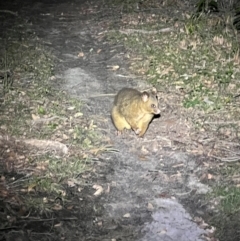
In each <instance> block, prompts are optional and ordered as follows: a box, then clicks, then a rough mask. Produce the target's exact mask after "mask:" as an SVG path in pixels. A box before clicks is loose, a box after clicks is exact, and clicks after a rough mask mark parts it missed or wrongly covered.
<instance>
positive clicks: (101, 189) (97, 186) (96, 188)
mask: <svg viewBox="0 0 240 241" xmlns="http://www.w3.org/2000/svg"><path fill="white" fill-rule="evenodd" d="M93 188H94V189H95V190H97V191H96V192H95V193H94V194H93V195H94V196H99V195H101V193H102V192H103V188H102V186H100V185H96V184H95V185H93Z"/></svg>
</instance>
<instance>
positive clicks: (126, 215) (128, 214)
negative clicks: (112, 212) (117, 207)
mask: <svg viewBox="0 0 240 241" xmlns="http://www.w3.org/2000/svg"><path fill="white" fill-rule="evenodd" d="M123 217H124V218H130V217H131V214H130V213H126V214H124V215H123Z"/></svg>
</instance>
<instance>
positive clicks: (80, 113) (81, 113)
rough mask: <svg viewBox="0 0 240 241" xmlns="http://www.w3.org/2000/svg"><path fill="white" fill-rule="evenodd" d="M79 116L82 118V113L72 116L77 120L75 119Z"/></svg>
mask: <svg viewBox="0 0 240 241" xmlns="http://www.w3.org/2000/svg"><path fill="white" fill-rule="evenodd" d="M79 116H83V113H81V112H77V113H76V114H75V115H74V117H75V118H77V117H79Z"/></svg>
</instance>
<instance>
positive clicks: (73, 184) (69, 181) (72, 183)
mask: <svg viewBox="0 0 240 241" xmlns="http://www.w3.org/2000/svg"><path fill="white" fill-rule="evenodd" d="M67 184H68V186H69V187H75V183H74V182H73V181H72V180H68V181H67Z"/></svg>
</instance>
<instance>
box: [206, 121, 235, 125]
mask: <svg viewBox="0 0 240 241" xmlns="http://www.w3.org/2000/svg"><path fill="white" fill-rule="evenodd" d="M239 123H240V121H205V122H204V124H219V125H223V124H227V125H228V124H239Z"/></svg>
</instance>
